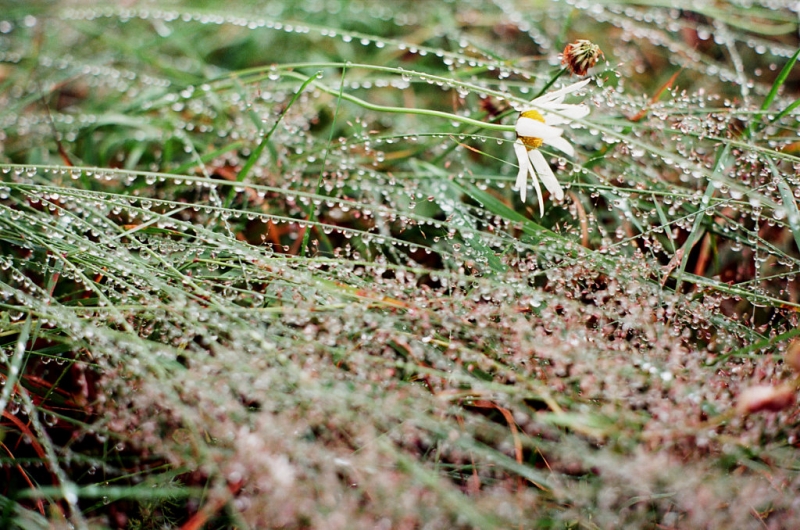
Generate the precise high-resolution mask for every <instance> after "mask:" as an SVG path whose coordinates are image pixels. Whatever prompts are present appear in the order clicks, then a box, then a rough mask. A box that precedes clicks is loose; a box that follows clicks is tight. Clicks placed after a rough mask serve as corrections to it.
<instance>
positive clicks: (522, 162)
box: [514, 140, 531, 202]
mask: <svg viewBox="0 0 800 530" xmlns="http://www.w3.org/2000/svg"><path fill="white" fill-rule="evenodd" d="M514 153H515V154H516V155H517V164H519V173H517V182H516V185H517V188H518V189H519V198H520V199H521V200H522V202H525V195H526V194H527V191H528V173H530V171H531V163H530V160H528V149H527V148H526V147H525V145H524V144H523V143H522V142H521V141H519V140H517V141H515V142H514Z"/></svg>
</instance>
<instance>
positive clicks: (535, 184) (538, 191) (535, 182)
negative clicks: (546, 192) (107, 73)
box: [528, 149, 544, 217]
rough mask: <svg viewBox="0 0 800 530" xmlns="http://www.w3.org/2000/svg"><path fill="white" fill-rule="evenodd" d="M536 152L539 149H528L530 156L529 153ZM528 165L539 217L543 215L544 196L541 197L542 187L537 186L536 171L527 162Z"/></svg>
mask: <svg viewBox="0 0 800 530" xmlns="http://www.w3.org/2000/svg"><path fill="white" fill-rule="evenodd" d="M538 152H539V151H537V150H536V149H534V150H532V151H528V156H530V154H531V153H538ZM528 167H529V168H530V170H531V176H532V177H533V178H532V179H531V180H532V181H533V189H535V190H536V198H537V199H539V217H544V197H542V187H541V186H539V179H538V178H536V171H535V169H534V166H531V165H530V163H528Z"/></svg>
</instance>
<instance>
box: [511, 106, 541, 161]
mask: <svg viewBox="0 0 800 530" xmlns="http://www.w3.org/2000/svg"><path fill="white" fill-rule="evenodd" d="M522 117H523V118H528V119H531V120H536V121H540V122H542V123H544V118H543V117H542V115H541V114H539V112H538V111H535V110H526V111H525V112H523V113H522ZM517 138H519V140H520V141H521V142H522V144H523V145H524V146H525V147H526V148H527V149H528V151H530V150H532V149H538V148H540V147H541V146H542V139H541V138H534V137H533V136H520V135H517Z"/></svg>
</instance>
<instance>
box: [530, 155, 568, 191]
mask: <svg viewBox="0 0 800 530" xmlns="http://www.w3.org/2000/svg"><path fill="white" fill-rule="evenodd" d="M528 158H530V160H531V164H533V168H534V169H535V170H536V174H537V175H539V178H540V179H542V182H543V183H544V186H545V188H547V191H549V192H550V193H551V194H552V195H554V196H555V197H556V199H558V200H561V199H563V198H564V190H563V189H561V184H559V183H558V180H557V179H556V176H555V175H554V174H553V170H552V169H550V164H548V163H547V160H545V159H544V156H543V155H542V153H540V152H539V150H538V149H533V150H531V151H528Z"/></svg>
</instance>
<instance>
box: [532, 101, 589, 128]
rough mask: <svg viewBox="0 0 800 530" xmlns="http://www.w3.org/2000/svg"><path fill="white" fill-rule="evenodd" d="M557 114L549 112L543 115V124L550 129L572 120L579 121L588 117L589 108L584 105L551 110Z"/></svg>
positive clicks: (565, 106)
mask: <svg viewBox="0 0 800 530" xmlns="http://www.w3.org/2000/svg"><path fill="white" fill-rule="evenodd" d="M552 110H553V111H554V112H558V114H552V113H550V112H546V113H544V115H543V116H544V122H545V124H547V125H550V126H552V127H555V126H558V125H564V124H566V123H569V122H571V121H572V120H579V119H581V118H585V117H586V116H588V115H589V107H588V106H586V105H563V108H554V109H552Z"/></svg>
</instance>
